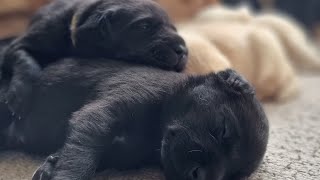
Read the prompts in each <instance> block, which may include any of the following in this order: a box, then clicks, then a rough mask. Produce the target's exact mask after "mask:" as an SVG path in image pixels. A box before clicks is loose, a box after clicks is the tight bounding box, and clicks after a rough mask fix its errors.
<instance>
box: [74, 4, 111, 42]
mask: <svg viewBox="0 0 320 180" xmlns="http://www.w3.org/2000/svg"><path fill="white" fill-rule="evenodd" d="M99 6H105V7H107V6H108V5H107V4H106V3H105V4H101V1H98V0H94V1H89V2H84V3H83V4H82V5H81V6H80V8H79V9H78V10H77V11H76V13H75V14H74V16H73V18H72V23H71V38H72V43H73V45H74V46H76V47H77V48H80V47H81V45H82V44H85V45H86V47H88V44H90V45H99V43H101V44H103V43H105V41H107V39H108V38H109V37H111V35H110V33H111V25H110V19H111V18H112V17H113V14H114V12H115V11H114V10H113V9H112V8H111V7H110V8H109V9H108V8H105V9H104V10H103V11H99V9H98V8H99ZM102 38H103V42H102ZM79 46H80V47H79Z"/></svg>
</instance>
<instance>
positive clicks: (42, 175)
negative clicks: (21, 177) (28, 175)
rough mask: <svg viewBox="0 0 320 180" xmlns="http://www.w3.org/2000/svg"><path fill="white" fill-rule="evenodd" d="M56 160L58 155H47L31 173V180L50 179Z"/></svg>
mask: <svg viewBox="0 0 320 180" xmlns="http://www.w3.org/2000/svg"><path fill="white" fill-rule="evenodd" d="M57 162H58V156H55V155H51V156H49V157H47V159H46V161H45V162H44V163H43V164H42V165H41V166H40V167H39V168H38V169H37V170H36V171H35V173H34V174H33V176H32V180H52V179H53V171H54V168H55V165H56V163H57Z"/></svg>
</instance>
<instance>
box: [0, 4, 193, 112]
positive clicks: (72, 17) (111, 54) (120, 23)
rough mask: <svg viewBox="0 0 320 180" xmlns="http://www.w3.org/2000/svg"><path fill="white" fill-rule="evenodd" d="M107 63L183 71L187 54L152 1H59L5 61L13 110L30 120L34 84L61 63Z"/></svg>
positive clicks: (46, 9)
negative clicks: (43, 72)
mask: <svg viewBox="0 0 320 180" xmlns="http://www.w3.org/2000/svg"><path fill="white" fill-rule="evenodd" d="M69 56H77V57H90V58H97V57H104V58H112V59H116V60H123V61H130V62H132V61H136V62H138V63H145V64H149V65H153V66H158V67H161V68H164V69H170V70H177V71H180V70H182V69H183V67H184V65H185V63H186V60H187V49H186V47H185V43H184V41H183V39H182V38H181V37H180V36H178V34H177V32H176V29H175V28H174V26H173V25H172V24H171V22H170V21H169V18H168V17H167V14H166V13H165V12H164V11H163V10H162V9H161V8H160V7H159V6H158V5H157V4H156V3H155V2H153V1H150V0H54V1H53V2H52V3H51V4H49V5H48V6H45V7H43V8H42V9H41V10H40V11H39V12H38V13H37V14H36V15H35V16H34V18H33V20H32V21H31V24H30V26H29V28H28V29H27V31H26V32H25V33H24V34H23V35H22V36H21V37H19V38H17V39H16V40H15V41H14V42H13V43H12V44H11V45H10V46H9V48H8V49H7V50H6V53H5V55H4V65H3V66H2V71H3V72H4V75H3V79H11V84H10V87H9V90H8V94H7V95H6V101H7V102H8V104H9V107H10V109H11V110H12V111H13V112H14V113H16V114H18V115H20V116H22V117H23V116H24V112H25V111H27V110H26V109H23V108H21V107H25V105H26V104H27V103H28V100H29V98H28V97H30V93H31V92H32V86H31V84H32V82H34V81H36V80H37V78H38V77H39V76H40V75H41V68H43V67H46V66H47V65H48V64H49V63H51V62H54V61H56V60H57V59H58V58H62V57H69ZM101 60H105V59H101Z"/></svg>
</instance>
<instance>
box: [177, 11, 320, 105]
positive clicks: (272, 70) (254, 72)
mask: <svg viewBox="0 0 320 180" xmlns="http://www.w3.org/2000/svg"><path fill="white" fill-rule="evenodd" d="M178 27H179V30H180V34H181V36H182V37H183V38H184V39H185V40H186V42H187V45H188V47H189V50H190V59H189V63H188V64H187V68H186V72H187V73H192V74H206V73H208V72H212V71H220V70H222V69H226V68H229V67H232V68H234V69H236V70H237V71H239V72H240V73H242V74H243V75H244V76H245V77H246V78H247V79H248V80H249V81H250V82H251V83H252V84H253V85H254V86H255V88H256V91H257V95H258V97H259V98H260V99H261V100H276V101H285V100H287V99H289V98H291V97H293V96H295V95H296V94H297V92H298V85H297V80H296V73H295V70H296V69H297V70H311V72H320V61H318V57H319V55H318V53H317V51H316V48H315V47H314V46H313V45H312V43H311V42H310V41H309V40H308V39H307V37H306V35H305V34H304V32H303V30H302V29H301V28H299V26H298V25H296V24H295V23H294V22H293V21H292V20H289V19H284V18H283V17H278V16H276V15H272V14H270V15H259V16H256V17H255V16H254V15H253V14H252V13H251V12H250V10H249V9H247V8H240V9H237V10H231V9H228V8H224V7H218V8H209V9H207V10H205V11H204V12H203V13H200V14H199V15H198V16H197V17H196V18H195V19H194V20H192V21H190V22H188V23H184V24H180V25H179V26H178ZM293 64H296V65H297V66H296V67H298V68H296V69H295V68H294V66H293Z"/></svg>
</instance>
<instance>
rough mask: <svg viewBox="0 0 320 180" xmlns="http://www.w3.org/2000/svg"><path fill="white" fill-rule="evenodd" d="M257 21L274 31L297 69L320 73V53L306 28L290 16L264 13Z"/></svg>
mask: <svg viewBox="0 0 320 180" xmlns="http://www.w3.org/2000/svg"><path fill="white" fill-rule="evenodd" d="M255 23H257V24H258V25H262V26H264V27H267V28H269V29H271V30H272V31H274V32H275V33H276V35H277V36H278V37H279V39H280V41H281V42H282V44H283V47H284V48H285V51H286V52H287V54H288V56H289V58H290V60H291V61H292V63H293V65H295V67H296V69H297V70H299V71H303V72H311V73H319V74H320V53H319V49H318V48H317V47H316V45H315V44H314V43H313V42H312V41H311V40H310V39H309V38H308V37H307V35H306V33H305V31H304V29H303V28H302V27H301V26H300V25H299V24H298V23H296V22H295V21H294V20H292V19H290V18H289V17H285V16H280V15H275V14H263V15H260V16H258V17H257V18H256V19H255Z"/></svg>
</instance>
